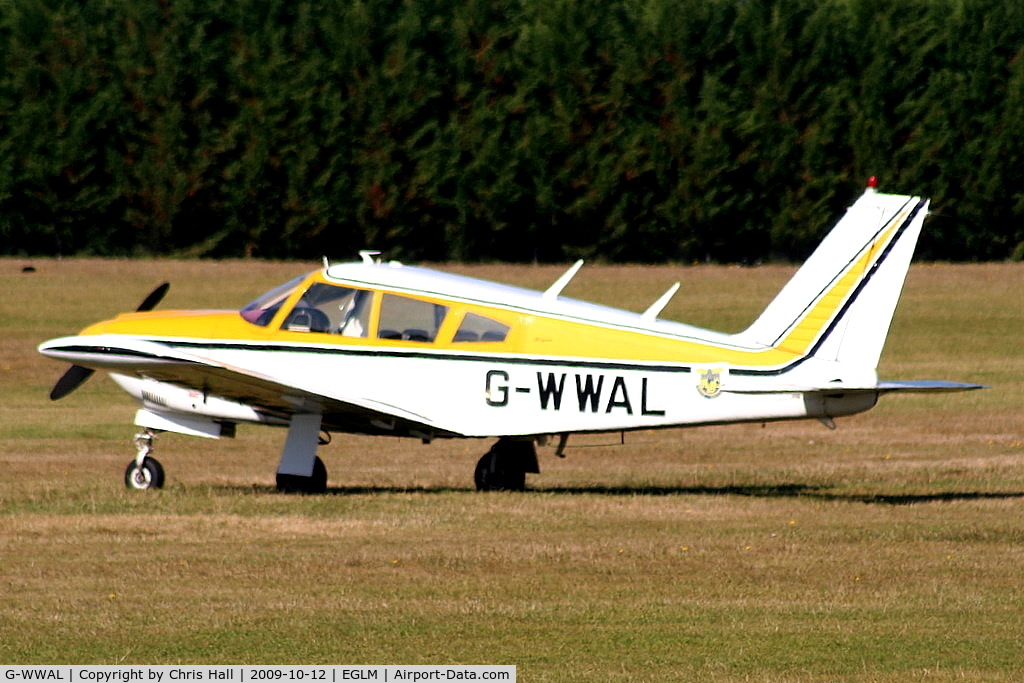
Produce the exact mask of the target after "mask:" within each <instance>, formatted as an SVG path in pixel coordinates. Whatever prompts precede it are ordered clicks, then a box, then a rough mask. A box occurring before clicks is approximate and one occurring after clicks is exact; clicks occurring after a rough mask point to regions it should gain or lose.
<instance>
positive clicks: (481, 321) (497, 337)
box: [452, 313, 509, 342]
mask: <svg viewBox="0 0 1024 683" xmlns="http://www.w3.org/2000/svg"><path fill="white" fill-rule="evenodd" d="M508 331H509V326H508V325H505V324H504V323H499V322H498V321H497V320H491V319H490V318H485V317H484V316H482V315H477V314H476V313H467V314H466V316H465V317H464V318H463V319H462V324H461V325H459V329H458V330H456V332H455V336H454V337H453V338H452V341H453V342H477V341H479V342H503V341H505V337H507V336H508Z"/></svg>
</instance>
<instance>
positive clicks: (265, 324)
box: [39, 185, 979, 492]
mask: <svg viewBox="0 0 1024 683" xmlns="http://www.w3.org/2000/svg"><path fill="white" fill-rule="evenodd" d="M927 213H928V201H927V200H924V199H921V198H919V197H910V196H902V195H891V194H882V193H880V192H877V191H876V190H875V189H874V187H873V185H871V186H869V187H868V189H867V190H866V191H865V193H864V194H863V195H862V196H861V197H860V198H859V199H858V200H857V201H856V203H854V204H853V205H852V206H851V207H850V208H849V209H848V210H847V212H846V214H845V216H843V218H842V219H841V220H840V221H839V222H838V223H837V225H836V226H835V227H834V228H833V229H832V231H831V232H830V233H829V234H828V235H827V236H826V238H825V239H824V241H823V242H822V243H821V245H820V246H819V247H818V249H817V250H816V251H815V252H814V253H813V254H812V255H811V257H810V258H809V259H808V260H807V262H806V263H805V264H804V265H803V266H802V267H801V268H800V269H799V270H798V271H797V272H796V274H795V275H794V276H793V278H792V279H791V280H790V281H789V283H788V284H786V286H785V287H784V288H783V289H782V291H781V292H780V293H779V294H778V295H777V297H776V298H775V299H774V300H773V301H772V302H771V303H770V304H769V305H768V307H767V308H766V309H765V310H764V312H763V313H762V314H761V315H760V317H758V318H757V319H756V320H755V321H754V323H753V324H752V325H751V326H750V327H749V328H748V329H746V330H745V331H743V332H740V333H738V334H723V333H718V332H712V331H709V330H704V329H699V328H696V327H693V326H689V325H684V324H682V323H677V322H670V321H666V320H662V319H659V318H658V314H659V313H660V312H661V310H662V309H663V308H664V307H665V305H666V304H667V303H668V301H669V300H670V298H671V297H672V295H673V294H674V293H675V291H676V290H677V289H678V286H679V285H678V283H677V284H676V285H675V286H674V287H672V288H671V289H669V291H667V292H666V293H665V294H664V296H662V297H661V298H660V299H658V300H657V301H656V302H654V303H653V304H652V305H651V306H650V307H649V308H648V309H647V310H646V311H644V312H642V313H632V312H628V311H623V310H619V309H614V308H610V307H606V306H599V305H595V304H591V303H586V302H583V301H578V300H573V299H569V298H566V297H563V296H561V291H562V290H563V288H564V287H565V286H566V285H567V284H568V282H569V281H570V280H571V278H572V277H573V276H574V275H575V273H576V271H577V270H578V269H579V267H580V266H581V265H582V262H581V261H580V262H577V263H576V264H575V265H574V266H573V267H572V268H570V269H569V270H568V271H567V272H566V273H565V274H564V275H563V276H562V277H561V278H559V279H558V280H557V281H556V282H555V283H554V284H552V285H551V287H549V288H548V289H547V290H546V291H544V292H538V291H531V290H526V289H522V288H518V287H512V286H507V285H502V284H497V283H493V282H488V281H484V280H479V279H474V278H468V277H463V276H456V275H451V274H447V273H442V272H437V271H434V270H428V269H425V268H418V267H409V266H404V265H402V264H400V263H396V262H381V261H379V260H376V259H374V258H373V256H374V255H376V252H363V254H362V260H361V261H357V262H354V263H344V264H336V265H330V264H327V263H326V260H325V266H324V268H323V269H321V270H318V271H315V272H312V273H310V274H308V275H304V276H301V277H298V278H295V279H294V280H292V281H290V282H287V283H285V284H283V285H281V286H279V287H277V288H275V289H273V290H271V291H269V292H267V293H266V294H264V295H263V296H260V297H259V298H258V299H256V300H255V301H253V302H252V303H250V304H248V305H247V306H245V307H243V308H242V309H241V310H239V311H167V312H154V311H153V310H152V309H153V308H154V307H155V306H156V305H157V304H158V303H159V301H160V299H161V298H162V297H163V295H164V294H165V292H166V291H167V285H166V284H164V285H161V286H160V287H158V288H157V289H156V290H155V291H154V292H153V293H152V294H151V295H150V296H149V297H147V298H146V300H145V301H144V302H143V303H142V304H141V305H140V306H139V308H138V310H137V311H136V312H134V313H126V314H122V315H119V316H117V317H116V318H114V319H112V320H108V321H105V322H100V323H97V324H95V325H92V326H90V327H88V328H86V329H85V330H83V331H82V332H81V333H80V334H79V335H78V336H74V337H63V338H60V339H53V340H50V341H47V342H45V343H43V344H41V345H40V346H39V351H40V352H41V353H43V354H44V355H46V356H49V357H51V358H55V359H59V360H63V361H69V362H71V363H73V365H72V367H71V369H70V370H68V371H67V372H66V373H65V375H64V376H63V377H62V378H61V379H60V380H59V381H58V382H57V384H56V385H55V386H54V388H53V392H52V393H51V395H50V397H51V398H52V399H58V398H61V397H62V396H65V395H66V394H68V393H70V392H71V391H73V390H74V389H75V388H76V387H78V386H79V385H80V384H81V383H82V382H83V381H85V379H87V378H88V377H89V375H91V374H92V372H93V371H94V370H105V371H108V372H109V373H110V376H111V377H112V378H113V380H114V381H115V382H116V383H117V384H118V385H120V387H121V388H122V389H124V390H125V391H126V392H128V393H129V394H130V395H131V396H132V397H133V398H134V399H135V400H136V402H137V403H138V404H139V406H140V408H139V410H138V412H137V413H136V417H135V424H136V425H138V426H139V427H141V431H140V432H139V433H138V434H137V435H136V445H137V454H136V457H135V458H134V459H133V460H132V461H131V462H130V463H129V465H128V468H127V470H126V472H125V483H126V485H127V486H129V487H131V488H137V489H148V488H159V487H161V486H162V485H163V483H164V472H163V468H162V467H161V465H160V464H159V463H158V462H157V461H156V460H155V459H154V458H153V457H152V456H151V455H150V453H151V451H152V446H153V438H154V436H155V435H156V434H157V433H159V432H163V431H171V432H179V433H182V434H189V435H194V436H201V437H211V438H217V437H230V436H233V435H234V432H235V426H236V424H238V423H255V424H266V425H277V426H281V427H285V428H287V430H288V432H287V436H286V437H285V443H284V449H283V452H282V454H281V459H280V463H279V465H278V469H277V486H278V488H279V489H281V490H286V491H303V492H320V491H324V490H325V489H326V486H327V472H326V468H325V467H324V464H323V462H322V461H321V459H320V458H319V457H318V456H317V448H318V446H319V445H320V444H321V442H322V438H321V433H326V434H328V435H329V434H330V433H331V432H351V433H362V434H376V435H389V436H406V437H416V438H419V439H422V440H423V441H424V442H430V441H431V440H433V439H442V438H456V437H490V438H497V442H496V443H495V444H494V445H493V446H492V447H491V449H490V450H489V451H488V452H487V453H486V454H485V455H484V456H483V457H482V458H481V459H480V461H479V463H478V464H477V466H476V471H475V477H474V478H475V483H476V486H477V488H478V489H481V490H492V489H513V490H519V489H523V488H524V487H525V475H526V473H536V472H539V467H538V462H537V453H536V448H535V445H536V444H537V443H538V442H540V441H543V440H544V439H546V438H547V437H554V436H558V437H559V444H558V451H557V454H558V455H563V453H564V449H565V446H566V440H567V439H568V437H569V435H571V434H577V433H595V432H619V431H623V432H624V431H628V430H639V429H654V428H664V427H682V426H695V425H711V424H727V423H736V422H766V421H775V420H795V419H805V418H816V419H819V420H821V421H823V422H825V423H826V424H831V421H832V420H833V418H835V417H839V416H845V415H851V414H854V413H859V412H862V411H865V410H868V409H869V408H871V407H873V406H874V405H875V403H876V401H877V400H878V398H879V396H880V395H882V394H888V393H894V392H907V391H911V392H936V391H939V392H941V391H962V390H967V389H976V388H979V385H976V384H962V383H955V382H944V381H910V382H907V381H901V382H884V381H879V380H878V376H877V372H876V367H877V365H878V360H879V356H880V354H881V352H882V346H883V344H884V342H885V338H886V335H887V334H888V330H889V324H890V321H891V320H892V317H893V313H894V311H895V309H896V304H897V301H898V299H899V297H900V292H901V290H902V287H903V282H904V279H905V276H906V273H907V270H908V268H909V266H910V261H911V256H912V255H913V251H914V247H915V244H916V242H917V239H918V235H919V233H920V230H921V226H922V224H923V222H924V219H925V216H926V215H927Z"/></svg>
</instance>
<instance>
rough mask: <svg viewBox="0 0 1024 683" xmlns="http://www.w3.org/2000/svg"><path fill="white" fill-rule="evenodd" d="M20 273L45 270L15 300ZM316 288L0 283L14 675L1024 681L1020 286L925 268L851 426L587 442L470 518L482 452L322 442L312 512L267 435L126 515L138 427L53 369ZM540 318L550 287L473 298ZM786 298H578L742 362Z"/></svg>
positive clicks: (214, 452) (208, 461) (202, 272)
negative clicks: (659, 313) (657, 321)
mask: <svg viewBox="0 0 1024 683" xmlns="http://www.w3.org/2000/svg"><path fill="white" fill-rule="evenodd" d="M25 265H32V266H34V267H35V268H36V272H34V273H23V272H22V268H23V266H25ZM313 267H315V264H296V263H250V262H217V263H211V262H176V261H109V260H77V259H72V260H64V261H43V260H35V261H31V260H19V259H0V291H2V292H3V294H4V296H3V299H2V301H0V329H2V331H0V335H2V340H3V341H2V346H0V349H2V351H0V354H2V355H0V383H2V387H3V394H2V396H3V398H2V399H0V436H2V439H0V590H2V598H0V599H2V601H3V602H2V611H0V661H2V662H3V663H11V664H26V663H69V664H85V663H102V664H117V663H144V664H170V663H191V664H213V663H236V664H250V663H272V664H286V663H302V664H313V663H325V664H399V663H402V664H425V663H438V664H452V663H473V664H515V665H517V666H518V673H519V680H522V681H663V680H709V681H717V680H723V681H725V680H766V681H797V680H799V681H804V680H811V681H814V680H820V681H825V680H828V681H831V680H849V681H903V680H922V681H934V680H938V681H943V680H996V681H998V680H1007V681H1009V680H1019V679H1020V678H1021V676H1022V675H1024V657H1022V654H1021V647H1022V643H1024V590H1022V585H1024V583H1022V581H1024V514H1022V513H1024V348H1022V338H1024V312H1022V311H1024V308H1022V305H1021V296H1022V294H1024V266H1021V265H1004V264H996V265H956V266H951V265H921V266H914V267H913V268H912V270H911V273H910V276H909V278H908V282H907V287H906V290H905V293H904V298H903V301H902V303H901V307H900V310H899V311H898V312H897V316H896V320H895V321H894V324H893V327H892V332H891V336H890V342H889V344H888V346H887V349H886V353H885V354H884V355H883V360H882V368H881V374H882V375H883V377H884V378H887V379H901V378H902V379H926V378H931V379H953V380H961V381H975V382H981V383H984V384H988V385H990V387H991V388H989V389H987V390H985V391H980V392H972V393H967V394H952V395H937V396H900V397H890V398H888V399H884V400H883V401H882V402H881V403H880V405H879V406H878V407H877V408H875V409H874V410H873V411H871V412H869V413H867V414H864V415H859V416H855V417H852V418H846V419H843V420H841V421H839V429H838V430H836V431H829V430H827V429H825V428H824V427H823V426H822V425H820V424H818V423H817V422H809V423H788V424H770V425H765V426H762V425H743V426H732V427H715V428H703V429H694V430H671V431H664V432H650V433H636V434H628V435H626V439H625V445H620V443H619V436H618V435H610V436H591V437H587V438H580V439H577V440H573V441H570V446H571V448H570V449H569V451H568V457H567V458H566V459H564V460H562V459H558V458H555V457H553V455H552V451H553V449H551V448H547V449H541V451H542V452H541V469H542V471H543V473H542V474H541V475H531V477H530V478H529V479H528V485H529V486H530V488H531V490H530V491H528V492H526V493H522V494H478V493H476V492H475V491H474V490H473V483H472V469H473V466H474V464H475V462H476V460H477V458H478V457H479V456H480V455H481V454H482V453H483V452H484V451H485V450H486V449H487V448H488V446H489V443H488V442H484V441H455V442H434V443H433V444H431V445H429V446H424V445H421V444H420V443H419V442H418V441H414V440H387V439H372V438H362V437H345V436H341V435H336V437H335V440H334V443H333V444H331V445H330V446H327V447H325V448H323V449H321V455H322V457H323V458H324V460H325V461H326V463H327V467H328V471H329V473H330V479H329V486H330V489H329V492H328V494H327V495H323V496H286V495H280V494H277V493H276V492H275V491H274V490H273V478H274V469H275V466H276V462H277V458H278V453H279V450H280V448H281V445H282V443H283V440H284V434H285V433H284V431H283V430H273V429H269V428H255V427H252V428H245V427H242V428H240V429H239V436H238V438H237V439H233V440H223V441H215V442H210V441H205V440H202V441H201V440H196V439H189V438H186V437H178V436H175V435H165V436H162V437H161V438H160V439H159V440H158V443H157V451H156V455H157V456H158V457H159V458H160V460H161V461H162V462H163V464H164V466H165V468H166V470H167V478H168V481H167V486H166V488H165V489H164V490H162V491H159V492H147V493H133V492H129V491H127V490H125V489H124V487H123V484H122V474H123V471H124V467H125V465H126V464H127V462H128V460H129V459H130V458H131V457H132V455H133V452H134V451H133V449H132V447H131V436H132V434H133V433H134V431H135V429H134V428H133V426H132V424H131V422H132V416H133V414H134V406H133V405H132V404H131V402H130V400H129V399H128V398H127V397H126V396H124V395H123V394H121V393H120V392H119V391H118V390H117V389H116V387H115V386H114V385H113V383H112V382H110V381H109V380H107V379H106V378H101V377H95V378H93V380H92V381H90V382H89V383H88V384H87V385H85V386H84V387H83V388H82V389H80V390H79V391H78V392H76V393H74V394H73V395H71V396H69V397H68V398H66V399H64V400H63V401H61V402H59V403H50V402H49V401H48V399H47V397H46V395H47V393H48V391H49V388H50V386H51V385H52V383H53V382H54V381H55V380H56V378H57V377H58V376H59V375H60V373H61V372H62V371H63V368H62V367H61V366H60V365H59V364H57V363H54V362H52V361H49V360H46V359H44V358H42V357H40V356H39V355H38V354H37V353H36V352H35V346H36V344H38V343H39V342H40V341H42V340H44V339H47V338H50V337H54V336H60V335H65V334H71V333H74V332H76V331H77V330H78V329H80V328H81V327H83V326H85V325H86V324H87V323H89V322H92V321H95V320H98V319H101V318H105V317H109V316H110V315H112V314H114V313H116V312H118V311H121V310H128V309H131V308H133V307H134V306H135V305H137V304H138V302H139V301H140V300H141V299H142V298H143V297H144V296H145V294H146V293H147V292H148V291H149V290H150V289H152V287H153V286H155V285H156V284H158V283H159V282H161V281H163V280H170V281H171V282H172V288H171V292H170V294H169V295H168V297H167V299H166V300H165V301H164V303H163V304H161V308H165V309H170V308H201V307H217V308H235V307H238V306H240V305H242V304H243V303H245V302H246V301H248V300H249V299H251V298H253V297H254V296H256V295H257V294H259V293H261V292H262V291H264V290H266V289H268V288H269V287H270V286H272V285H275V284H277V283H279V282H283V281H284V280H285V279H287V278H289V277H291V276H292V275H297V274H299V273H301V272H303V271H305V270H309V269H312V268H313ZM452 269H453V270H457V271H460V272H466V273H469V274H474V275H479V276H484V277H491V278H494V279H498V280H502V281H506V282H512V283H516V284H524V285H527V286H531V287H535V288H544V287H546V286H547V285H548V284H550V282H552V281H553V280H554V279H555V278H556V277H557V276H558V274H560V272H561V269H560V268H548V267H528V266H522V267H509V266H491V267H488V266H473V267H469V266H460V267H455V268H452ZM792 271H793V269H792V268H788V267H781V266H764V267H759V268H750V269H739V268H727V267H711V266H696V267H601V266H595V267H590V268H585V269H584V270H583V271H582V272H581V273H580V275H578V276H577V278H576V280H575V281H574V282H573V283H572V284H571V285H570V287H569V289H567V290H566V294H567V295H569V296H575V297H578V298H585V299H590V300H595V301H599V302H602V303H610V304H615V305H620V306H622V307H625V308H630V309H633V310H643V309H644V308H646V306H647V305H649V303H650V302H651V301H653V300H654V299H656V298H657V297H658V295H660V294H661V292H662V291H664V290H665V289H666V288H667V287H668V286H669V285H670V284H671V283H672V282H673V281H675V280H681V281H682V283H683V287H682V289H681V290H680V292H679V294H678V295H677V296H676V299H675V300H674V301H673V302H672V304H671V305H670V307H669V308H668V309H667V310H666V312H665V317H669V318H673V319H677V320H683V321H685V322H691V323H696V324H700V325H705V326H710V327H713V328H716V329H721V330H725V331H737V330H739V329H742V328H743V327H744V326H745V325H746V324H748V323H749V322H750V321H751V320H752V319H753V318H754V317H755V315H756V313H757V312H758V311H759V310H760V308H761V307H762V306H763V305H764V304H765V303H766V302H767V301H768V300H769V299H770V298H771V296H773V295H774V293H775V291H776V290H777V289H778V288H779V287H780V286H781V285H782V283H783V282H784V281H785V280H786V278H787V277H788V276H789V275H790V274H791V273H792Z"/></svg>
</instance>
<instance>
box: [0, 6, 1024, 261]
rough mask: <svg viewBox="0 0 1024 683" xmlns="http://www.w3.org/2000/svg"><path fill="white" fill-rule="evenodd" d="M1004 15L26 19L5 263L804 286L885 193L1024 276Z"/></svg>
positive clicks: (9, 97) (768, 11) (741, 10)
mask: <svg viewBox="0 0 1024 683" xmlns="http://www.w3.org/2000/svg"><path fill="white" fill-rule="evenodd" d="M1022 52H1024V5H1021V4H1020V3H1015V2H1006V0H777V1H771V0H345V1H344V2H339V1H337V0H320V1H318V2H310V1H308V0H259V1H254V0H105V1H104V0H84V1H79V0H8V1H7V2H5V3H3V4H2V5H0V64H2V68H0V252H3V253H7V254H52V253H58V252H59V253H63V254H70V253H92V254H184V255H203V256H236V255H252V256H260V257H271V258H285V257H302V258H318V257H319V256H320V255H322V254H327V255H329V256H331V257H332V258H348V257H354V255H355V252H356V251H357V250H358V249H361V248H368V247H372V248H377V249H382V250H384V251H385V252H386V253H387V254H388V255H389V256H393V257H401V258H407V259H430V260H447V259H463V260H477V259H502V260H534V259H537V260H542V261H549V260H566V259H570V258H574V257H578V256H581V257H589V258H602V259H607V260H618V261H626V260H628V261H662V260H679V261H690V260H705V259H713V260H728V261H734V260H756V259H762V258H775V257H783V258H792V259H798V258H802V257H803V256H805V255H806V253H807V252H808V251H809V250H810V249H811V248H813V246H814V244H815V243H816V241H817V240H818V239H819V238H820V236H821V234H822V233H823V231H824V230H825V229H827V227H828V226H829V224H830V223H832V222H833V221H834V220H835V218H836V216H837V215H838V213H839V212H841V211H842V209H843V207H844V206H845V205H846V204H847V203H849V202H850V201H851V200H852V199H853V198H854V197H856V195H858V194H859V193H860V192H861V190H862V188H863V185H864V181H865V180H866V179H867V178H868V177H869V176H871V175H877V176H878V177H879V178H880V179H881V188H882V189H883V190H885V191H893V192H908V193H919V194H924V195H927V196H930V197H932V198H933V211H934V212H935V214H936V215H935V216H934V217H933V218H932V220H931V221H930V223H929V224H928V230H927V233H926V235H925V237H924V238H923V240H922V246H921V251H920V253H921V254H922V255H924V256H925V257H927V258H939V259H954V260H986V259H1002V258H1007V257H1010V256H1012V255H1014V252H1015V251H1016V252H1017V256H1020V253H1021V251H1022V250H1024V221H1022V219H1024V168H1022V163H1021V162H1022V160H1024V60H1022V59H1021V57H1022Z"/></svg>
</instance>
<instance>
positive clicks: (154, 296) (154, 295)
mask: <svg viewBox="0 0 1024 683" xmlns="http://www.w3.org/2000/svg"><path fill="white" fill-rule="evenodd" d="M170 288H171V283H170V282H165V283H163V284H162V285H160V286H159V287H157V288H156V289H154V290H153V291H152V292H150V293H149V296H147V297H146V298H145V299H143V301H142V303H141V304H139V307H138V308H136V309H135V310H136V311H138V312H142V311H152V310H153V309H154V308H156V305H157V304H158V303H160V302H161V301H162V300H163V298H164V296H165V295H166V294H167V290H168V289H170Z"/></svg>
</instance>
